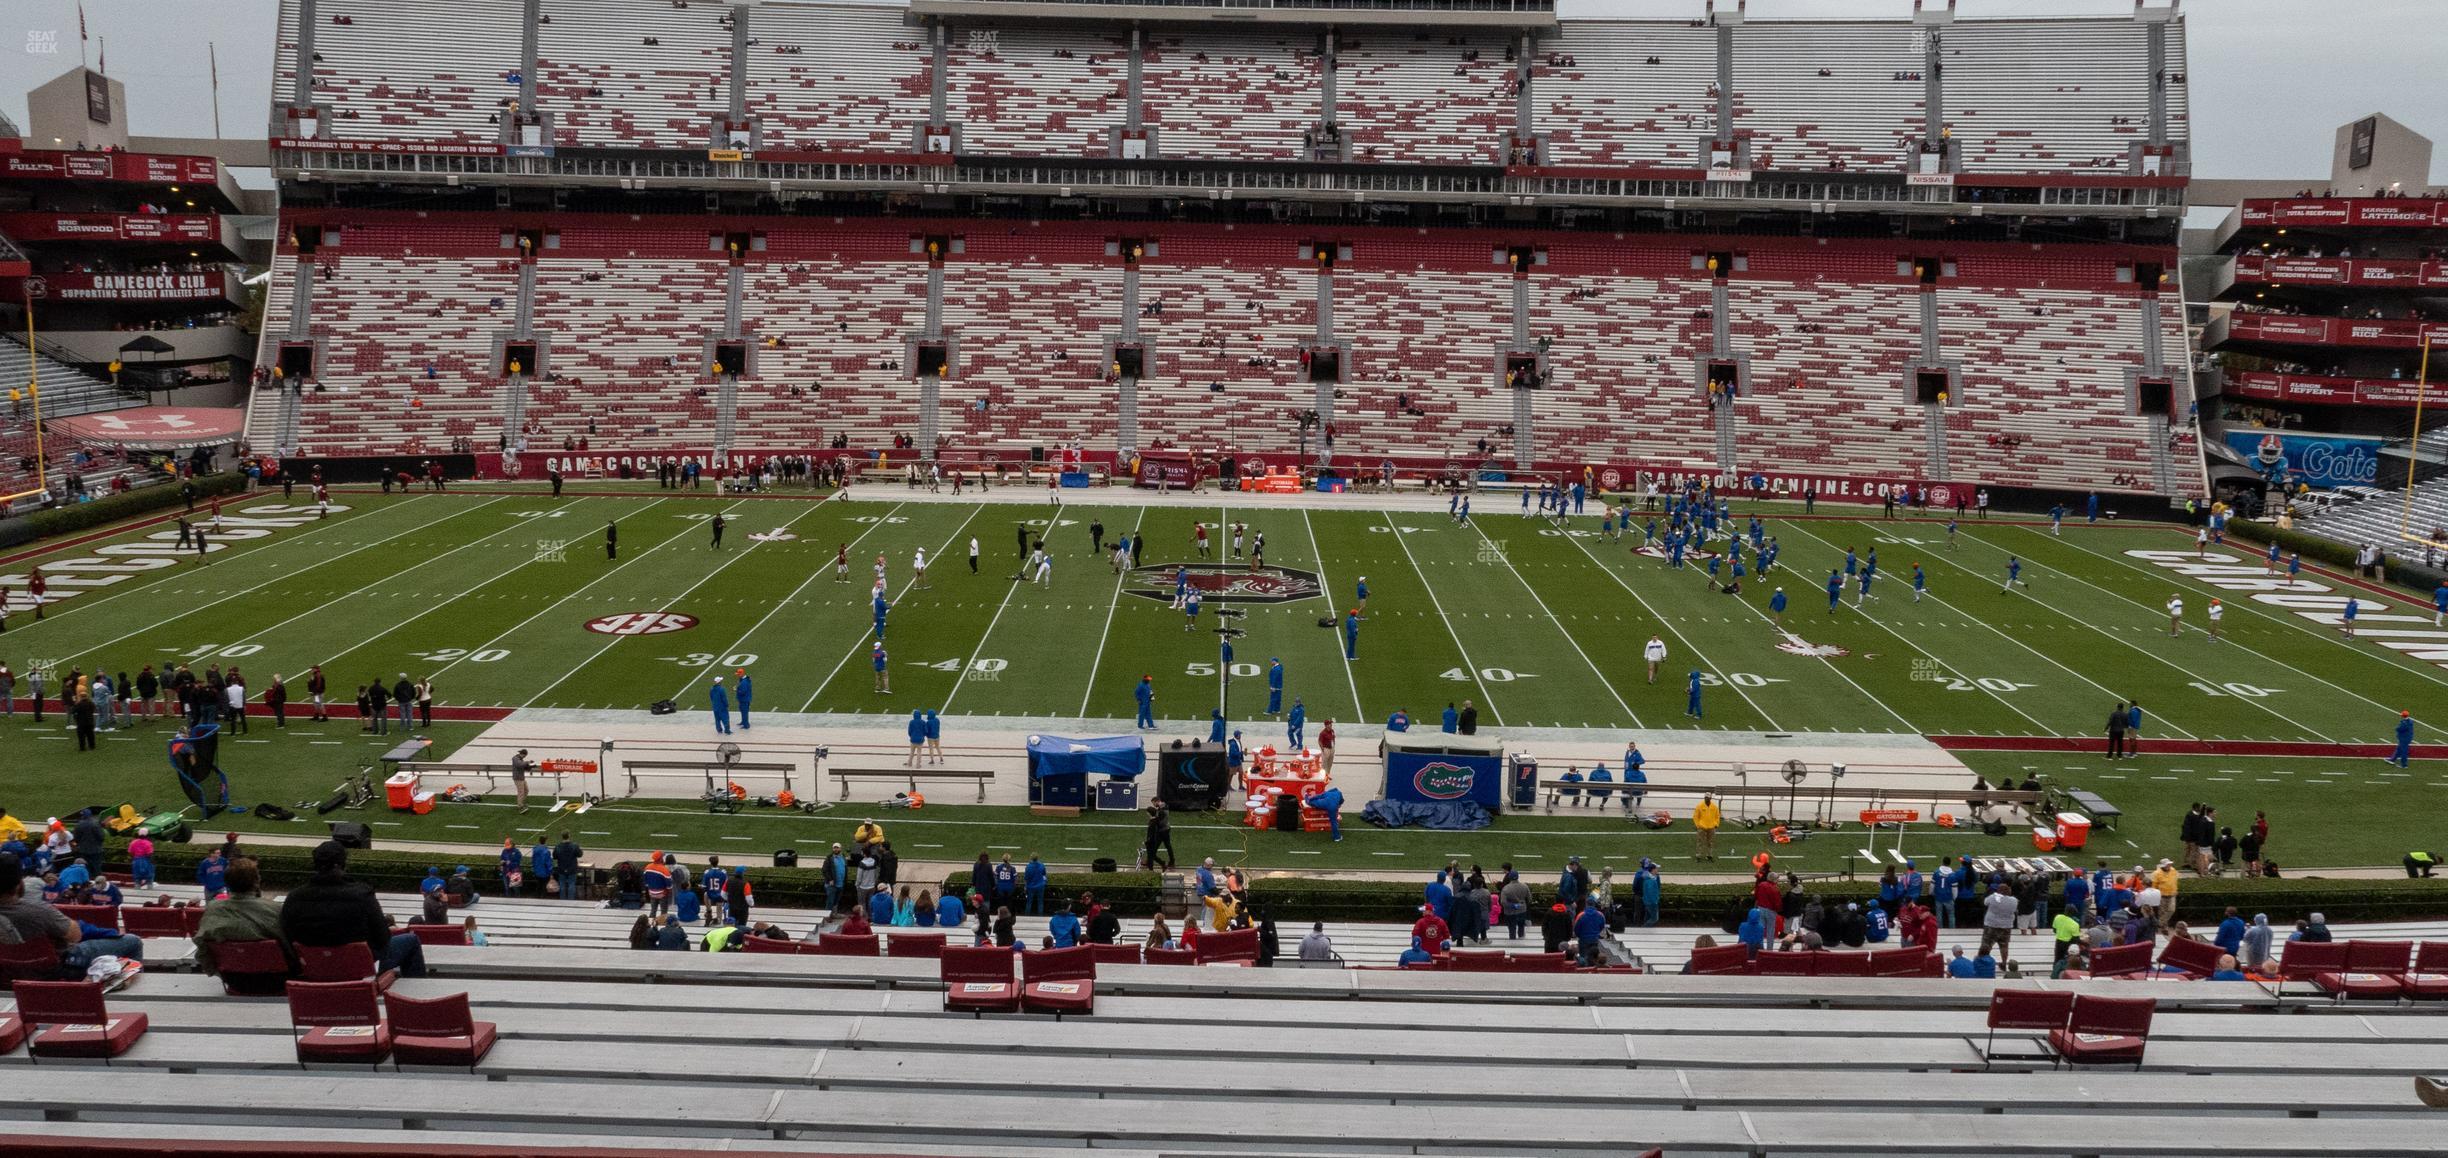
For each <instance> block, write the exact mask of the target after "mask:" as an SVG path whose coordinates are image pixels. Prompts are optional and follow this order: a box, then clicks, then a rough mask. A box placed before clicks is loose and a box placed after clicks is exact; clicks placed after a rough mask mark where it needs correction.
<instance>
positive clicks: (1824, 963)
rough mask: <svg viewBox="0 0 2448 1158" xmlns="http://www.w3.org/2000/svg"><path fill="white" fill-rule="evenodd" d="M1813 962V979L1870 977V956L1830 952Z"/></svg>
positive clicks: (1822, 954) (1819, 955)
mask: <svg viewBox="0 0 2448 1158" xmlns="http://www.w3.org/2000/svg"><path fill="white" fill-rule="evenodd" d="M1818 958H1819V959H1818V960H1816V961H1813V962H1811V976H1813V977H1868V976H1869V975H1870V954H1868V953H1855V952H1838V951H1836V950H1832V949H1831V950H1828V951H1826V952H1823V953H1820V954H1818Z"/></svg>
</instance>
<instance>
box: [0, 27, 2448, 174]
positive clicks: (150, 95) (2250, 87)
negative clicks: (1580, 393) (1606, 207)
mask: <svg viewBox="0 0 2448 1158" xmlns="http://www.w3.org/2000/svg"><path fill="white" fill-rule="evenodd" d="M1560 2H1561V3H1562V5H1563V14H1564V15H1565V16H1567V17H1600V16H1603V17H1619V18H1621V17H1664V18H1677V19H1681V18H1689V17H1692V16H1697V15H1699V13H1700V11H1701V0H1560ZM1721 2H1722V3H1725V4H1728V5H1730V4H1731V3H1732V2H1733V0H1721ZM1932 2H1933V3H1936V2H1938V0H1932ZM2184 7H2185V11H2186V14H2187V24H2188V27H2189V30H2190V37H2191V42H2192V44H2191V58H2192V59H2191V77H2192V87H2193V93H2192V97H2193V147H2194V162H2195V164H2194V172H2195V174H2196V175H2197V176H2203V177H2289V178H2291V177H2305V178H2320V177H2323V176H2325V175H2326V174H2327V173H2328V170H2329V152H2330V134H2331V131H2332V130H2333V129H2335V128H2336V127H2337V126H2338V125H2340V124H2343V123H2345V122H2347V121H2351V120H2354V119H2356V118H2358V117H2361V116H2363V115H2365V114H2367V113H2372V112H2385V113H2387V114H2388V115H2390V116H2392V117H2395V118H2396V119H2397V120H2399V121H2401V122H2403V123H2405V124H2406V125H2407V126H2409V127H2411V128H2412V129H2413V130H2414V131H2416V132H2418V133H2421V134H2423V135H2425V136H2427V137H2430V138H2432V139H2433V140H2435V141H2440V142H2441V143H2442V148H2441V151H2442V152H2443V153H2448V79H2443V77H2442V75H2441V74H2440V72H2439V67H2440V65H2439V62H2440V60H2441V59H2442V58H2443V56H2448V19H2442V17H2443V15H2448V0H2204V2H2198V3H2187V4H2186V5H2185V6H2184ZM277 9H278V4H277V0H85V16H86V24H87V27H88V29H89V30H90V32H91V33H92V35H93V37H94V39H93V41H92V42H91V43H90V44H89V46H88V47H90V48H91V49H92V50H93V52H94V55H95V56H96V58H97V63H99V59H98V58H99V57H100V55H101V49H102V47H103V41H104V40H105V39H107V41H108V47H109V51H110V56H109V66H110V73H111V75H112V76H113V77H115V78H117V79H118V80H120V81H122V82H123V83H125V84H126V85H127V93H128V105H129V109H130V121H131V125H132V127H133V129H134V131H135V133H136V134H137V135H140V136H172V137H186V136H209V135H211V134H212V131H213V114H212V100H211V86H210V81H209V78H208V70H207V68H206V64H205V54H204V48H205V45H206V44H207V43H211V44H215V45H217V46H218V48H219V53H220V62H221V100H220V109H221V126H222V131H223V132H224V133H225V134H226V135H228V136H233V137H239V136H244V137H260V136H261V135H262V134H263V132H264V124H265V119H266V110H267V109H268V108H269V107H270V103H271V89H272V42H273V28H272V25H273V21H274V14H275V12H276V11H277ZM2132 9H2133V5H2132V3H2131V2H2130V0H1962V4H1961V7H1960V10H1961V11H1962V12H1963V13H1965V14H1966V15H1970V16H2030V15H2051V14H2059V13H2082V12H2089V13H2120V12H2130V11H2132ZM1911 11H1912V3H1911V0H1753V3H1752V4H1751V15H1752V17H1753V18H1754V19H1763V18H1765V19H1773V18H1779V17H1831V16H1833V17H1857V18H1858V17H1889V18H1900V17H1902V16H1904V15H1906V14H1908V13H1910V12H1911ZM437 32H438V33H441V34H444V35H447V34H448V30H447V29H438V30H437ZM48 34H55V35H50V36H49V39H48V41H47V42H48V43H55V44H56V45H57V51H56V52H55V53H51V54H44V53H41V52H38V51H31V50H34V49H39V48H40V47H41V46H42V45H43V44H44V43H46V39H45V38H46V36H47V35H48ZM77 48H78V43H77V0H0V110H5V111H6V112H7V113H8V115H9V116H10V117H12V118H15V119H16V120H18V121H19V122H20V123H23V121H24V119H25V92H26V90H27V89H29V88H32V87H33V86H35V85H37V84H40V83H42V82H44V81H47V80H50V79H51V78H52V77H55V76H57V75H59V73H60V72H61V71H62V70H64V69H66V68H70V67H73V66H74V65H75V64H76V59H77V56H76V54H77Z"/></svg>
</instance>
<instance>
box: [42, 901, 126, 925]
mask: <svg viewBox="0 0 2448 1158" xmlns="http://www.w3.org/2000/svg"><path fill="white" fill-rule="evenodd" d="M54 907H56V908H57V909H59V911H60V915H61V916H63V917H66V918H68V919H69V920H71V921H83V922H85V923H86V924H88V925H92V926H94V927H95V928H98V929H117V928H119V906H117V905H58V906H54Z"/></svg>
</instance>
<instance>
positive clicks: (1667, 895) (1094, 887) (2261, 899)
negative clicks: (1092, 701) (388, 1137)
mask: <svg viewBox="0 0 2448 1158" xmlns="http://www.w3.org/2000/svg"><path fill="white" fill-rule="evenodd" d="M213 835H214V834H211V833H207V832H203V831H199V832H198V834H197V836H198V842H197V843H193V844H176V845H174V844H163V845H161V846H160V847H159V849H158V850H157V851H156V852H155V853H154V858H153V859H154V866H155V868H156V869H157V870H158V872H159V873H160V875H161V877H162V879H164V880H171V881H189V880H193V879H194V877H195V865H196V862H197V861H200V860H202V859H203V858H204V856H205V854H206V853H207V852H209V851H211V850H212V849H214V848H217V847H219V845H218V843H217V841H214V840H213V839H212V837H213ZM242 843H243V842H242ZM124 848H125V846H124V845H120V846H117V847H115V848H114V850H113V852H112V854H111V860H112V861H113V867H118V868H124V867H125V852H124ZM248 851H249V855H252V856H254V857H255V859H256V861H257V863H259V864H261V865H262V866H263V870H264V881H265V884H266V886H267V887H268V888H270V889H273V890H275V891H277V890H282V889H287V888H289V887H292V886H295V885H298V884H302V883H304V882H305V880H306V879H307V877H308V876H309V875H311V873H312V871H313V868H312V864H311V856H312V850H311V849H307V848H304V847H299V846H291V845H264V846H259V847H256V848H252V849H249V850H248ZM460 863H465V864H466V865H467V866H468V867H469V868H470V869H471V870H473V871H472V873H471V875H472V876H473V877H474V878H475V879H476V881H477V883H478V884H479V885H481V886H484V887H486V888H487V889H488V890H490V891H496V892H497V891H499V879H498V877H497V876H496V873H495V865H496V863H497V860H496V858H494V857H491V856H487V857H484V858H482V859H481V860H478V859H474V858H470V859H467V860H465V861H464V862H462V861H460V860H457V859H455V858H437V857H435V856H434V855H433V854H431V853H423V852H394V851H389V850H383V849H375V850H370V851H359V852H356V853H353V854H351V855H350V857H349V875H351V876H353V877H355V878H357V879H358V880H362V881H364V882H366V883H367V884H370V885H373V886H374V887H375V888H376V889H378V890H381V891H384V892H413V891H415V889H416V887H417V882H419V881H421V880H423V879H424V877H425V868H426V866H427V865H436V864H438V865H440V867H442V868H443V869H444V870H445V871H447V870H449V869H451V868H452V867H454V866H455V865H457V864H460ZM734 863H735V864H743V863H744V864H747V867H748V870H749V879H751V880H753V881H755V882H756V892H757V900H758V902H759V903H761V904H768V905H779V906H783V907H786V908H799V909H813V908H821V907H823V905H824V878H823V874H822V872H821V871H820V870H819V869H818V868H815V867H812V866H811V867H804V868H774V867H772V866H771V865H769V864H763V863H749V862H734ZM692 867H697V866H692ZM904 883H906V884H910V885H913V886H919V887H925V886H926V885H927V884H928V882H925V881H919V880H911V881H906V882H904ZM933 884H934V887H936V888H938V889H942V888H947V887H948V888H952V889H957V890H959V891H960V892H962V893H964V894H965V893H967V892H968V891H969V872H968V870H967V869H962V870H960V871H959V872H957V873H954V874H952V875H950V876H948V877H947V878H946V879H945V880H943V881H938V882H933ZM1630 885H1631V879H1630V878H1629V877H1618V878H1617V879H1616V882H1615V887H1616V888H1617V890H1618V891H1619V895H1620V892H1621V890H1624V889H1627V888H1629V887H1630ZM1425 887H1426V882H1425V881H1424V880H1423V881H1418V882H1408V881H1365V880H1345V879H1336V878H1309V877H1288V876H1259V877H1257V878H1255V879H1253V880H1252V881H1251V882H1250V897H1251V901H1252V903H1253V904H1254V905H1256V906H1258V907H1259V908H1260V909H1262V910H1263V911H1264V912H1265V913H1266V914H1267V915H1268V916H1271V917H1273V918H1275V919H1276V920H1277V921H1283V922H1292V921H1402V920H1408V919H1409V917H1410V914H1411V913H1412V912H1414V911H1415V910H1417V909H1418V907H1419V905H1420V904H1421V902H1422V901H1423V900H1424V899H1425V898H1424V895H1423V893H1422V891H1421V890H1422V889H1423V888H1425ZM1804 887H1805V889H1806V890H1807V891H1808V893H1809V894H1810V895H1812V896H1814V897H1817V898H1820V899H1821V900H1824V901H1857V902H1867V901H1869V900H1871V899H1872V898H1874V897H1875V896H1877V894H1878V885H1877V883H1876V882H1875V881H1870V880H1854V881H1845V880H1834V879H1828V880H1814V881H1809V882H1806V883H1805V886H1804ZM1161 888H1162V882H1161V879H1160V878H1159V876H1158V875H1157V874H1155V873H1146V872H1125V873H1060V874H1056V875H1054V876H1052V877H1050V878H1049V879H1048V881H1047V891H1048V893H1049V894H1050V895H1052V896H1055V897H1074V896H1078V895H1079V894H1080V893H1082V892H1087V891H1094V892H1095V893H1096V895H1097V897H1098V899H1100V900H1102V901H1105V902H1107V903H1109V904H1112V905H1114V906H1116V907H1117V908H1119V909H1120V910H1121V911H1122V912H1123V913H1125V914H1127V915H1133V916H1137V915H1142V914H1146V913H1151V912H1154V911H1155V909H1156V904H1157V897H1158V893H1159V891H1160V889H1161ZM528 891H529V892H530V893H531V894H533V893H538V892H540V890H539V889H538V888H537V887H535V886H534V885H532V884H531V885H530V886H529V889H528ZM1750 895H1751V888H1750V886H1748V885H1743V884H1731V883H1728V884H1698V885H1684V884H1672V883H1669V884H1668V885H1667V886H1666V888H1665V890H1664V894H1663V897H1662V907H1663V908H1664V910H1665V912H1664V914H1663V916H1662V921H1663V922H1664V923H1665V924H1669V925H1699V926H1715V925H1716V924H1717V923H1718V922H1719V921H1720V920H1721V919H1722V918H1723V916H1724V914H1725V913H1726V911H1727V909H1728V908H1729V907H1730V906H1732V905H1734V904H1735V903H1737V902H1741V901H1746V900H1748V898H1749V897H1750ZM2051 895H2052V896H2054V895H2055V894H2054V893H2053V892H2052V894H2051ZM1531 898H1532V899H1531V911H1532V912H1533V913H1534V914H1535V913H1538V912H1540V911H1542V910H1544V909H1545V908H1546V907H1547V906H1549V905H1552V904H1554V903H1555V886H1554V883H1553V882H1551V881H1537V882H1533V884H1532V885H1531ZM2229 905H2233V906H2235V907H2236V908H2237V910H2238V911H2240V912H2241V913H2242V914H2243V915H2244V916H2245V917H2247V918H2249V917H2251V916H2252V915H2253V914H2254V913H2268V914H2269V915H2270V920H2271V923H2273V924H2276V925H2278V926H2281V927H2285V926H2289V925H2292V924H2294V923H2295V921H2296V919H2297V918H2300V917H2304V916H2307V915H2309V914H2312V913H2320V914H2322V915H2324V916H2326V917H2327V918H2328V919H2329V920H2330V921H2333V922H2355V921H2399V920H2427V919H2436V918H2443V917H2448V877H2443V878H2438V879H2432V880H2410V879H2405V878H2381V879H2376V880H2343V879H2308V878H2293V877H2290V878H2287V879H2283V880H2266V879H2263V880H2245V879H2241V878H2218V879H2213V880H2187V881H2186V882H2185V883H2184V885H2183V887H2182V888H2181V889H2180V890H2179V891H2178V892H2177V909H2176V911H2177V915H2178V916H2179V917H2180V918H2182V919H2183V920H2186V921H2189V922H2192V923H2193V924H2194V925H2196V926H2197V927H2198V926H2206V925H2213V924H2216V923H2217V922H2218V920H2219V918H2220V917H2221V916H2222V915H2223V914H2224V913H2225V911H2226V908H2227V906H2229Z"/></svg>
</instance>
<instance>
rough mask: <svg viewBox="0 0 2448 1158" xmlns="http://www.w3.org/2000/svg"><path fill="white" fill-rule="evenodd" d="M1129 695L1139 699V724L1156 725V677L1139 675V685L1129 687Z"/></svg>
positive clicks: (1144, 726) (1142, 725)
mask: <svg viewBox="0 0 2448 1158" xmlns="http://www.w3.org/2000/svg"><path fill="white" fill-rule="evenodd" d="M1131 697H1132V698H1133V699H1136V700H1138V701H1139V726H1140V727H1142V728H1153V727H1155V726H1156V677H1154V676H1145V675H1143V676H1140V677H1139V686H1138V687H1136V688H1133V689H1131Z"/></svg>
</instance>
